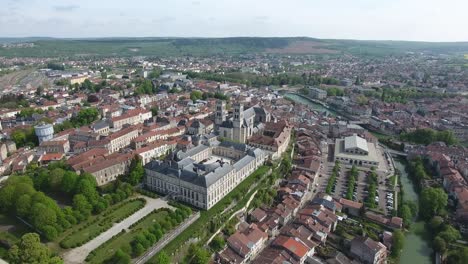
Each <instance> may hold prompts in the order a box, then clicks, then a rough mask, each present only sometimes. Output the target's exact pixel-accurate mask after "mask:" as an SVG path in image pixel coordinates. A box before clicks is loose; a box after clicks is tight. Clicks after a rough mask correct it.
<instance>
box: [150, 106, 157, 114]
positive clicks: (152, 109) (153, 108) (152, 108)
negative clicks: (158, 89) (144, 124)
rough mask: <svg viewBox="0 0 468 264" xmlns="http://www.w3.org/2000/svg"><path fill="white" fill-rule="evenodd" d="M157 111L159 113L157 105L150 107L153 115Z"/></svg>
mask: <svg viewBox="0 0 468 264" xmlns="http://www.w3.org/2000/svg"><path fill="white" fill-rule="evenodd" d="M158 113H159V107H157V106H153V107H151V114H152V115H153V116H157V115H158Z"/></svg>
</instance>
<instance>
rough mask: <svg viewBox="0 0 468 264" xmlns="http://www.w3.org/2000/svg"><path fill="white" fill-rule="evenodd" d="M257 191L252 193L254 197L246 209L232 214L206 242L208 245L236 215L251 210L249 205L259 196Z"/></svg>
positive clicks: (250, 199)
mask: <svg viewBox="0 0 468 264" xmlns="http://www.w3.org/2000/svg"><path fill="white" fill-rule="evenodd" d="M257 191H258V190H256V191H255V192H254V193H252V195H251V196H250V198H249V200H248V201H247V203H246V204H245V206H244V207H242V208H241V209H239V210H237V211H236V212H234V213H232V214H231V215H230V216H229V218H228V219H227V220H226V221H225V222H224V224H223V225H222V226H221V227H220V228H218V230H216V232H215V233H214V234H213V235H212V236H211V237H210V238H209V239H208V241H207V242H206V245H208V244H210V242H211V240H213V238H215V237H216V236H217V235H218V234H219V232H221V230H222V229H223V228H224V226H225V225H226V223H228V222H229V220H231V219H232V218H233V217H234V216H235V215H237V214H239V213H241V212H245V211H246V210H247V208H249V205H250V203H251V202H252V200H253V198H254V197H255V195H256V194H257Z"/></svg>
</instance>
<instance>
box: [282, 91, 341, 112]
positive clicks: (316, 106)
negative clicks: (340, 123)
mask: <svg viewBox="0 0 468 264" xmlns="http://www.w3.org/2000/svg"><path fill="white" fill-rule="evenodd" d="M284 97H286V98H288V99H291V100H293V101H294V102H297V103H301V104H305V105H307V106H309V107H310V108H312V109H314V110H316V111H318V112H326V113H327V115H335V113H334V112H333V111H330V110H329V109H327V108H326V107H324V106H323V105H321V104H317V103H315V102H313V101H311V100H308V99H306V98H304V97H302V96H299V95H297V94H294V93H287V94H285V95H284Z"/></svg>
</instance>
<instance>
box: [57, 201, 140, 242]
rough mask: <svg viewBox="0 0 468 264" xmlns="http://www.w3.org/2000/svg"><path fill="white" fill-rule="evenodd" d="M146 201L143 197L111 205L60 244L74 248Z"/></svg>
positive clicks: (137, 208) (75, 229)
mask: <svg viewBox="0 0 468 264" xmlns="http://www.w3.org/2000/svg"><path fill="white" fill-rule="evenodd" d="M145 203H146V201H145V200H143V199H134V200H129V201H127V202H123V203H120V204H118V205H116V206H112V207H110V208H109V209H107V210H106V211H105V212H104V213H103V214H101V215H100V216H98V217H96V218H95V219H93V220H91V221H86V223H84V224H83V225H80V227H79V228H74V231H73V232H72V233H69V234H68V235H67V236H66V237H65V238H64V239H63V240H62V241H61V242H60V246H62V247H63V248H73V247H78V246H80V245H82V244H84V243H86V242H88V241H90V240H91V239H93V238H95V237H97V236H98V235H99V234H101V233H102V232H104V231H106V230H107V229H109V228H111V227H112V224H113V223H118V222H120V221H122V220H123V219H125V218H127V217H128V216H130V215H131V214H133V213H134V212H136V211H138V210H139V209H141V208H142V207H143V206H144V205H145Z"/></svg>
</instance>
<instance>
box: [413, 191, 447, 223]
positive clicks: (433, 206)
mask: <svg viewBox="0 0 468 264" xmlns="http://www.w3.org/2000/svg"><path fill="white" fill-rule="evenodd" d="M447 199H448V196H447V194H446V193H445V191H444V190H443V189H441V188H432V187H430V188H426V189H424V190H422V192H421V196H420V199H419V211H420V215H421V217H422V218H424V219H426V220H429V219H431V218H432V217H433V216H435V215H437V214H440V213H441V212H442V211H443V210H444V208H445V207H446V206H447Z"/></svg>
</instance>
